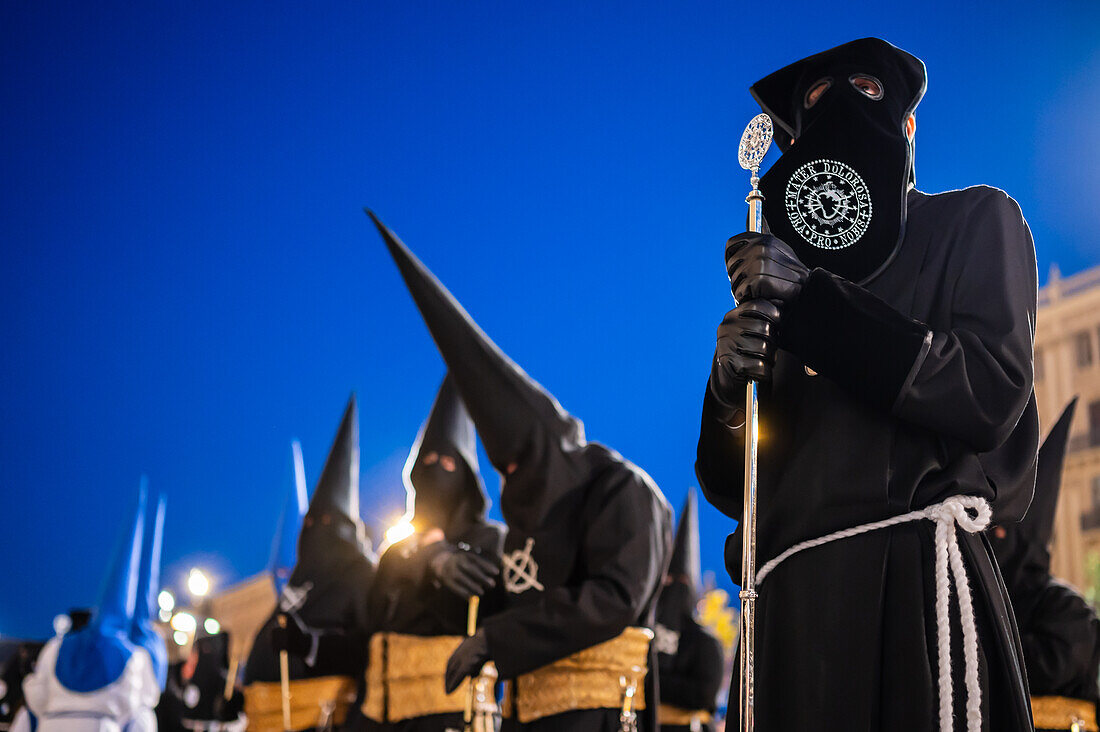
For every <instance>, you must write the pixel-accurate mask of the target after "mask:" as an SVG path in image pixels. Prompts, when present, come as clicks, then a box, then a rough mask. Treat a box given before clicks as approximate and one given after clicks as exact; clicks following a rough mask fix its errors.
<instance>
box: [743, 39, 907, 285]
mask: <svg viewBox="0 0 1100 732" xmlns="http://www.w3.org/2000/svg"><path fill="white" fill-rule="evenodd" d="M914 64H915V65H916V66H918V67H919V76H920V80H921V83H920V85H919V88H918V89H914V88H913V85H912V84H911V83H906V82H907V81H912V80H909V79H907V72H909V71H910V70H911V69H912V67H913V65H914ZM793 66H794V67H796V68H795V69H794V70H792V69H791V68H790V67H788V68H786V69H783V70H781V71H779V72H777V73H776V74H774V75H773V76H771V77H768V79H765V80H762V81H761V82H758V84H757V85H754V86H753V90H754V91H758V87H767V88H768V89H769V90H772V89H773V88H774V93H775V94H780V93H781V90H780V89H779V88H778V85H779V84H781V83H792V87H790V88H789V89H787V90H786V93H787V94H789V95H792V96H793V97H796V98H797V99H798V102H797V103H791V104H789V105H788V107H787V109H786V110H785V111H783V112H778V113H777V115H780V114H781V115H792V116H793V119H792V120H791V121H792V122H793V124H792V125H791V126H792V128H793V129H794V130H795V134H794V137H795V138H796V140H797V142H796V143H795V144H794V145H791V146H789V147H787V149H786V151H785V152H784V153H783V155H782V156H781V157H780V158H779V160H778V161H776V163H775V164H774V165H772V167H771V168H770V169H769V170H768V172H767V173H766V174H765V175H763V176H762V177H761V178H760V191H761V193H762V194H763V195H764V218H765V219H766V220H767V222H768V227H769V229H770V231H771V233H772V234H774V235H775V236H777V237H779V239H781V240H783V241H784V242H786V243H787V244H788V245H789V246H790V247H791V248H792V249H793V250H794V252H795V254H796V255H797V256H798V258H799V259H800V260H801V261H802V263H803V264H805V265H806V266H808V267H809V268H811V269H813V268H815V267H822V268H824V269H826V270H828V271H830V272H833V273H835V274H839V275H841V276H843V277H845V278H847V279H850V280H852V281H853V282H864V281H866V280H867V279H869V278H871V277H873V276H874V275H876V274H877V273H878V272H880V271H881V270H882V268H883V267H884V266H886V265H887V264H888V263H889V262H890V261H891V260H892V259H893V258H894V255H895V254H896V253H897V249H898V247H899V246H900V244H901V239H902V236H903V234H904V231H905V218H906V191H907V188H908V185H909V181H910V177H911V171H912V147H911V145H910V141H909V138H908V136H907V135H906V133H905V121H906V119H907V118H908V117H909V115H910V113H911V112H912V110H913V108H914V107H915V106H916V104H917V102H918V101H919V99H920V94H922V93H923V88H924V87H923V68H924V67H923V64H921V63H920V61H919V60H918V59H916V58H915V57H913V56H911V55H910V54H907V53H905V52H904V51H901V50H900V49H897V48H895V47H894V46H891V45H890V44H889V43H886V42H885V41H881V40H879V39H873V38H872V39H863V40H861V41H853V42H852V43H847V44H845V45H843V46H840V47H838V48H834V49H832V50H830V51H826V52H824V53H821V54H817V55H816V56H813V57H811V58H809V59H804V60H803V61H800V62H798V63H796V64H794V65H793ZM856 75H863V76H870V77H874V78H875V79H876V80H877V81H878V82H879V83H880V84H881V87H882V95H881V98H878V99H874V98H870V97H869V96H868V95H867V94H865V93H863V92H861V91H860V90H859V89H857V88H856V86H855V85H854V84H853V83H852V81H851V80H852V79H853V78H854V77H855V76H856ZM795 76H797V77H798V78H797V80H794V78H793V77H795ZM822 78H828V79H831V80H832V83H831V84H830V85H829V87H828V89H827V90H826V91H825V92H824V93H823V94H822V95H821V96H820V98H819V99H818V100H817V102H816V104H814V105H813V106H812V107H810V108H808V109H807V108H806V105H805V104H804V103H803V100H804V99H805V95H806V92H807V91H809V90H810V88H811V87H812V86H813V85H814V84H815V83H816V82H818V81H819V80H820V79H822ZM758 99H760V97H759V96H758ZM787 99H789V100H791V101H792V102H793V99H792V97H790V96H788V97H787ZM773 103H774V102H773ZM761 106H762V107H763V108H764V110H765V111H769V112H770V108H769V105H768V104H765V102H763V101H761ZM777 119H778V118H777Z"/></svg>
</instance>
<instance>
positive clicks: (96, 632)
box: [54, 481, 146, 693]
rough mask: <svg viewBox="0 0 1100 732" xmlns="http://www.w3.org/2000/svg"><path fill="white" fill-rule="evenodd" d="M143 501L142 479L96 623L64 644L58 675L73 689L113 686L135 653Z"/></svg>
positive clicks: (112, 565)
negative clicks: (133, 638) (133, 632)
mask: <svg viewBox="0 0 1100 732" xmlns="http://www.w3.org/2000/svg"><path fill="white" fill-rule="evenodd" d="M145 497H146V489H145V482H144V481H142V484H141V489H140V491H139V493H138V505H137V510H136V511H135V512H134V518H133V521H132V522H131V523H130V524H129V525H128V526H127V529H126V531H125V533H124V534H123V535H122V540H121V542H120V543H119V547H118V549H117V550H116V552H115V556H114V559H113V561H112V563H111V566H110V569H109V571H108V573H107V577H106V580H105V582H104V584H103V589H102V591H101V593H100V598H99V603H98V605H97V606H96V610H95V615H94V616H93V618H92V622H91V623H89V624H88V625H87V626H85V627H84V628H83V629H82V630H80V631H77V632H75V633H69V634H68V635H66V636H65V638H64V639H63V640H62V641H61V647H60V648H59V649H58V652H57V665H56V667H55V669H54V673H55V675H56V676H57V680H58V681H59V682H60V683H61V685H62V686H64V687H65V688H67V689H69V690H70V691H75V692H78V693H88V692H93V691H97V690H99V689H102V688H104V687H106V686H108V685H109V684H112V683H114V682H115V681H117V680H118V678H119V677H120V676H121V675H122V672H123V670H124V669H125V668H126V663H127V662H128V661H129V660H130V657H131V656H132V655H133V654H134V651H135V650H136V647H135V646H134V644H133V642H132V641H131V640H130V628H131V625H132V624H133V620H134V606H135V605H136V602H137V591H138V571H139V569H140V566H141V548H142V538H143V536H144V533H145Z"/></svg>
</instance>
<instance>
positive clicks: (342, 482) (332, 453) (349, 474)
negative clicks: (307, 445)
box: [306, 393, 360, 522]
mask: <svg viewBox="0 0 1100 732" xmlns="http://www.w3.org/2000/svg"><path fill="white" fill-rule="evenodd" d="M319 514H330V515H333V514H335V515H341V516H344V517H346V518H347V519H349V520H351V521H353V522H358V521H359V520H360V519H359V409H358V407H357V405H356V401H355V394H354V393H353V394H352V395H351V397H349V398H348V404H347V406H346V407H345V408H344V416H343V417H342V418H341V419H340V427H339V429H337V431H336V437H335V438H334V439H333V441H332V447H331V448H330V449H329V453H328V458H327V459H326V460H325V467H324V468H323V469H322V470H321V477H320V478H318V479H317V487H316V488H315V489H314V491H313V498H311V499H310V502H309V511H308V512H307V513H306V515H307V516H317V515H319Z"/></svg>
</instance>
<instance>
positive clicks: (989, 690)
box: [696, 187, 1038, 732]
mask: <svg viewBox="0 0 1100 732" xmlns="http://www.w3.org/2000/svg"><path fill="white" fill-rule="evenodd" d="M811 279H813V278H811ZM1036 280H1037V275H1036V266H1035V250H1034V245H1033V243H1032V241H1031V235H1030V233H1029V231H1028V229H1027V226H1026V224H1025V223H1024V221H1023V217H1022V216H1021V214H1020V210H1019V208H1018V207H1017V205H1016V203H1015V202H1014V201H1012V199H1010V198H1009V197H1008V196H1006V195H1005V194H1004V193H1003V192H1001V191H998V190H996V189H992V188H988V187H976V188H969V189H965V190H961V191H952V192H950V193H943V194H938V195H927V194H923V193H920V192H917V191H913V192H911V193H910V199H909V219H908V224H907V227H906V235H905V241H904V245H903V246H902V248H901V250H900V251H899V254H898V256H897V257H896V258H895V260H894V261H893V263H892V264H891V265H890V266H889V267H888V268H887V269H886V270H885V271H884V272H883V273H882V274H881V275H880V276H879V277H877V278H876V279H875V280H874V281H873V282H872V283H870V284H869V285H867V286H866V287H865V288H862V289H864V290H866V292H867V293H868V295H870V296H874V298H877V301H881V303H883V304H884V305H885V306H888V307H889V308H891V309H893V310H895V311H897V313H898V314H899V316H901V318H902V319H903V320H904V321H906V322H919V323H923V324H926V325H927V327H928V329H929V330H930V331H931V333H932V339H931V344H930V346H929V348H928V350H927V353H926V354H925V355H924V357H923V359H917V360H913V361H912V363H911V364H910V366H911V368H910V369H907V371H909V377H908V379H906V380H905V383H904V384H902V385H901V388H900V391H899V392H898V394H897V398H896V399H895V400H894V403H893V404H892V405H890V406H887V407H884V406H883V405H884V404H885V402H886V401H887V399H886V398H885V397H884V396H883V394H882V392H881V390H879V389H877V387H875V386H874V385H871V386H870V387H869V388H870V389H871V393H870V394H868V393H866V388H868V387H864V386H861V384H859V383H858V382H856V381H854V380H848V379H845V378H844V376H843V375H840V376H835V375H828V374H826V373H825V372H822V373H821V375H818V376H811V375H810V374H809V373H808V372H807V371H806V370H805V365H806V364H805V362H804V361H803V360H802V359H801V358H799V357H798V356H796V355H795V354H794V353H792V352H791V351H789V350H781V351H780V353H779V356H778V358H777V361H776V365H775V370H774V372H773V379H772V382H771V383H770V384H761V385H760V389H759V399H760V402H759V404H760V406H759V408H760V430H761V434H762V435H763V438H762V439H761V442H760V449H759V472H758V479H759V486H760V488H759V504H758V519H757V520H758V543H757V546H758V565H757V566H761V565H762V564H763V563H764V562H766V561H768V560H769V559H771V558H773V557H775V556H776V555H778V554H779V553H780V552H782V551H783V550H785V549H787V548H788V547H790V546H792V545H794V544H796V543H798V542H800V541H804V540H807V539H812V538H816V537H819V536H823V535H825V534H828V533H830V532H833V531H837V530H840V529H846V528H850V527H853V526H857V525H860V524H864V523H867V522H871V521H876V520H880V519H884V518H887V517H890V516H896V515H899V514H903V513H906V512H908V511H911V510H914V509H917V508H921V507H924V506H928V505H931V504H934V503H937V502H939V501H942V500H943V499H944V498H947V497H948V496H951V495H957V494H960V493H962V494H969V495H977V496H981V497H984V498H986V499H987V500H989V501H990V503H991V504H992V506H993V510H994V520H995V521H998V520H1001V521H1003V520H1013V521H1015V520H1018V519H1019V518H1020V516H1021V515H1022V514H1023V512H1024V510H1025V509H1026V507H1027V505H1028V503H1029V501H1030V499H1031V485H1032V483H1031V480H1032V476H1033V475H1034V470H1035V454H1036V446H1037V443H1038V419H1037V412H1036V409H1035V402H1034V395H1033V392H1032V362H1031V354H1032V339H1033V324H1034V322H1035V308H1036V290H1037V282H1036ZM833 282H836V281H835V280H833V279H832V278H827V283H833ZM841 284H842V285H843V286H840V285H841ZM832 291H833V292H836V293H837V296H838V297H839V298H841V301H842V303H847V304H849V305H851V306H852V307H851V308H850V312H852V313H853V316H852V317H851V318H841V319H838V320H836V321H834V322H832V323H831V328H832V335H833V337H834V338H835V339H836V342H837V343H840V344H845V347H847V348H852V349H861V352H862V353H863V354H864V355H865V357H866V358H869V359H886V358H896V359H897V360H898V361H899V362H901V361H904V360H905V359H906V358H911V354H912V350H911V346H910V345H909V343H908V341H904V340H903V341H902V342H901V344H902V345H901V347H902V348H903V349H906V350H904V351H903V353H901V354H894V355H893V356H884V355H882V354H879V353H877V351H881V350H886V349H889V348H892V347H897V346H896V345H895V341H893V340H892V339H890V338H888V337H887V338H885V339H884V340H877V341H875V340H871V339H867V340H863V339H861V338H860V337H859V335H858V334H859V332H861V329H862V328H863V327H864V319H863V318H860V317H858V316H856V315H855V313H857V312H858V310H859V308H857V307H855V304H857V303H866V302H869V299H868V298H867V297H864V296H863V295H862V294H861V291H860V289H857V288H856V287H855V286H854V285H851V283H839V284H838V285H837V287H835V288H834V289H833V290H832ZM803 294H805V293H803ZM898 322H901V321H900V320H899V321H898ZM781 331H782V328H781ZM876 337H878V336H876ZM821 365H822V368H826V369H827V368H828V367H826V366H825V365H824V362H822V363H821ZM721 413H722V410H721V408H720V405H718V404H717V403H716V402H715V399H714V397H713V395H711V393H710V390H709V389H707V390H706V394H705V398H704V406H703V418H702V424H701V430H700V437H699V447H698V459H697V462H696V473H697V475H698V478H699V481H700V486H701V488H702V490H703V494H704V496H705V497H706V498H707V500H708V501H710V502H711V503H712V504H713V505H715V506H716V507H717V508H719V509H720V510H721V511H723V512H724V513H726V514H727V515H729V516H732V517H734V518H740V516H741V508H742V507H741V498H742V489H743V456H744V447H743V445H744V443H743V441H744V434H743V433H744V429H743V428H741V429H731V428H730V427H728V426H726V425H725V424H723V423H722V422H720V421H718V420H717V419H716V418H715V417H716V415H719V414H721ZM967 537H969V538H964V540H963V544H964V547H967V549H966V551H964V559H965V561H966V564H967V569H968V574H969V576H970V581H971V586H972V587H973V588H974V595H975V598H976V600H975V604H976V608H977V611H978V613H979V618H978V625H979V635H980V645H981V652H980V655H981V657H982V663H983V667H984V668H985V671H984V673H983V675H982V676H981V679H982V685H983V694H984V697H983V709H984V710H985V711H984V718H985V725H986V729H995V730H998V732H1000V731H1001V730H1021V731H1022V730H1026V729H1029V725H1030V718H1029V717H1030V715H1029V712H1028V711H1027V699H1026V691H1025V689H1026V686H1025V683H1024V680H1023V678H1022V675H1021V674H1020V673H1019V670H1018V669H1019V667H1020V665H1021V664H1020V661H1019V654H1018V642H1017V639H1016V637H1015V633H1014V628H1013V623H1012V621H1011V617H1012V614H1011V610H1010V609H1009V608H1008V607H1007V603H1006V597H1007V595H1006V593H1005V590H1004V587H1003V584H1002V583H1001V581H1000V579H999V575H998V574H997V571H996V566H995V563H994V562H993V560H992V551H991V550H990V549H989V548H988V547H987V546H986V545H985V544H983V543H982V542H980V541H978V542H977V544H974V540H975V539H977V537H970V536H969V535H967ZM727 567H728V569H729V570H730V573H731V576H732V577H734V579H735V580H738V579H739V577H740V535H739V534H735V535H734V536H733V537H731V539H730V541H728V542H727ZM932 567H933V527H932V524H931V523H930V522H927V521H924V522H920V523H916V524H906V525H901V526H896V527H892V528H890V529H884V530H880V531H876V532H873V533H869V534H865V535H861V536H857V537H852V538H849V539H845V540H843V541H840V542H835V543H832V544H829V545H826V546H821V547H817V548H815V549H812V550H810V551H806V552H803V553H801V554H798V555H796V556H794V557H791V558H790V559H788V560H787V561H786V562H785V563H784V564H783V565H781V566H780V567H779V568H777V569H776V570H775V572H774V573H773V574H772V575H771V576H769V577H768V579H767V581H766V582H765V583H764V584H763V586H762V587H761V588H760V600H759V602H758V606H757V607H758V609H757V623H758V628H757V636H756V649H757V653H756V660H757V687H756V688H757V695H756V711H757V729H760V730H770V729H822V728H826V729H836V728H840V727H838V726H837V725H840V724H843V729H845V730H878V729H896V730H914V731H917V730H920V731H921V732H925V731H927V730H931V729H934V728H936V727H937V721H936V717H937V711H936V710H937V701H936V698H935V694H936V692H935V688H936V686H935V675H936V644H935V619H934V612H933V608H934V600H933V598H934V582H933V577H932ZM952 612H953V613H954V612H955V611H954V610H953V611H952ZM823 629H827V630H823ZM956 637H958V636H957V635H956ZM954 658H956V659H959V658H961V654H955V655H954ZM838 669H841V670H843V672H842V673H838V671H837V670H838ZM956 688H957V689H961V688H962V686H961V681H960V684H957V685H956ZM959 706H960V708H961V702H960V705H959ZM994 722H995V724H994V725H993V726H992V727H990V725H991V723H994ZM733 723H734V722H731V724H733ZM823 725H833V726H824V727H823ZM957 728H962V727H957Z"/></svg>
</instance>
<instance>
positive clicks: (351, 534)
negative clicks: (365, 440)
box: [290, 394, 365, 585]
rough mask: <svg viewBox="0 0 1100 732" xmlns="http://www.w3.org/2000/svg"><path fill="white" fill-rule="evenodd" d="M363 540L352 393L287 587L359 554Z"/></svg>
mask: <svg viewBox="0 0 1100 732" xmlns="http://www.w3.org/2000/svg"><path fill="white" fill-rule="evenodd" d="M364 541H365V535H364V532H363V522H362V520H361V519H360V518H359V412H358V409H357V408H356V403H355V395H354V394H352V395H351V398H349V399H348V404H347V407H346V408H345V409H344V416H343V417H342V418H341V420H340V428H339V429H338V430H337V432H336V438H335V439H334V440H333V441H332V448H331V449H330V450H329V453H328V458H327V459H326V460H325V467H324V468H323V469H322V471H321V477H320V478H318V480H317V487H316V488H315V489H314V491H313V497H312V498H311V499H310V501H309V510H308V511H307V512H306V516H305V520H304V521H303V523H302V532H301V534H300V535H299V537H298V562H297V563H296V565H295V567H294V572H293V573H292V574H291V577H290V584H291V585H300V584H301V583H302V582H303V581H305V580H306V579H307V577H308V575H310V574H312V573H314V572H316V571H317V570H318V569H320V568H321V567H323V566H324V565H326V564H329V563H331V562H333V561H337V560H339V559H341V558H342V557H344V556H346V555H347V553H349V552H350V553H353V554H357V553H361V552H362V551H363V543H364Z"/></svg>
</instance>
